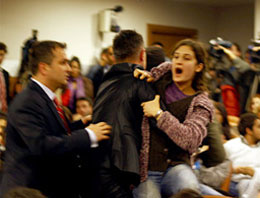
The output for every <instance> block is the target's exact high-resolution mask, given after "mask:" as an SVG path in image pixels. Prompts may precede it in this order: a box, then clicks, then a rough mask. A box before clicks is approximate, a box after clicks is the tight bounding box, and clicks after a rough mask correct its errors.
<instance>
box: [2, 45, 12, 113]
mask: <svg viewBox="0 0 260 198" xmlns="http://www.w3.org/2000/svg"><path fill="white" fill-rule="evenodd" d="M6 53H7V47H6V45H5V44H4V43H2V42H0V65H1V64H2V62H3V60H4V58H5V55H6ZM9 100H10V98H9V73H8V72H7V71H6V70H4V69H3V68H2V67H0V111H2V112H4V113H7V105H8V103H9Z"/></svg>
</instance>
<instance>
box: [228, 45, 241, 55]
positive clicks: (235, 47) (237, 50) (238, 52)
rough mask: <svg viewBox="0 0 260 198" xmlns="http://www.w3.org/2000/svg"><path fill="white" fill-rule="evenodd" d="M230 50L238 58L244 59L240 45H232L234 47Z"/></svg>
mask: <svg viewBox="0 0 260 198" xmlns="http://www.w3.org/2000/svg"><path fill="white" fill-rule="evenodd" d="M230 50H231V51H232V52H233V53H234V54H235V55H236V56H238V57H240V58H241V57H242V53H241V47H240V46H239V44H238V43H232V46H231V48H230Z"/></svg>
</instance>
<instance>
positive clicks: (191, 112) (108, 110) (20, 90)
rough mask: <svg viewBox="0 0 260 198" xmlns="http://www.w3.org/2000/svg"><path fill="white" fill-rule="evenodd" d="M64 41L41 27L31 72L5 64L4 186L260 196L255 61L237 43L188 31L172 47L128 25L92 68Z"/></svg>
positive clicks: (74, 192)
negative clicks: (14, 74) (45, 37)
mask: <svg viewBox="0 0 260 198" xmlns="http://www.w3.org/2000/svg"><path fill="white" fill-rule="evenodd" d="M65 49H66V45H65V44H63V43H60V42H56V41H37V39H34V40H33V43H30V50H29V51H28V62H26V61H24V60H23V65H26V67H24V68H26V69H23V72H21V73H22V74H21V75H20V76H21V77H22V80H18V81H17V82H18V83H17V84H15V83H13V82H12V83H10V81H9V75H8V72H7V71H5V70H4V69H2V68H1V70H0V124H1V125H0V153H1V163H0V167H1V169H0V170H1V171H0V172H1V174H0V176H1V177H0V180H1V182H0V197H1V198H2V197H3V198H11V197H16V196H19V197H24V198H26V197H28V198H29V197H35V198H36V197H48V198H62V197H68V198H89V197H90V198H91V197H93V198H148V197H149V198H161V197H162V198H164V197H165V198H166V197H167V198H168V197H169V198H174V197H185V198H188V197H193V198H195V197H203V196H207V195H214V196H219V197H225V196H229V197H242V198H249V197H250V198H254V197H257V196H258V194H259V192H260V172H259V171H260V160H259V158H258V156H259V154H260V143H259V140H260V117H259V115H260V97H259V94H258V81H257V79H258V77H257V76H258V75H257V71H258V70H257V68H258V65H257V64H256V63H255V62H252V61H250V60H251V59H250V57H249V59H248V60H247V61H246V60H243V58H242V55H241V50H240V48H239V45H237V44H236V43H232V45H231V46H229V47H226V46H224V45H221V44H215V45H212V46H211V49H209V50H206V48H205V45H204V44H203V43H201V42H199V41H196V40H192V39H184V40H181V41H179V42H178V43H177V44H176V45H175V46H174V48H173V50H172V57H171V59H169V58H168V57H167V56H166V55H165V53H164V49H163V45H162V44H161V43H160V42H155V43H153V44H152V45H151V46H148V47H147V48H145V46H144V41H143V38H142V35H140V34H139V33H137V32H136V31H133V30H122V31H120V32H119V33H118V34H117V35H116V36H115V38H114V40H113V46H109V47H107V48H105V49H102V51H101V53H100V60H99V61H98V64H97V65H94V66H92V67H90V69H89V70H88V73H87V74H82V73H81V63H80V60H79V58H78V57H76V56H74V57H72V58H71V59H68V57H67V55H66V52H65ZM256 50H258V48H256ZM6 53H7V46H6V45H5V44H4V43H0V65H1V63H2V62H3V60H4V57H5V54H6ZM249 55H250V54H249ZM256 81H257V82H256ZM21 82H26V83H22V85H21ZM10 90H12V91H10ZM248 90H249V91H248ZM259 91H260V90H259ZM226 181H228V184H227V185H226V186H225V188H224V187H223V185H224V184H225V183H226Z"/></svg>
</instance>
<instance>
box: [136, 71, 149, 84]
mask: <svg viewBox="0 0 260 198" xmlns="http://www.w3.org/2000/svg"><path fill="white" fill-rule="evenodd" d="M134 77H135V78H139V79H140V80H143V79H145V78H146V81H147V82H153V81H154V78H153V77H152V76H151V74H149V73H148V72H147V71H144V70H140V69H135V70H134Z"/></svg>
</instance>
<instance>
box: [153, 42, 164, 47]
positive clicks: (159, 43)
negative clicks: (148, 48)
mask: <svg viewBox="0 0 260 198" xmlns="http://www.w3.org/2000/svg"><path fill="white" fill-rule="evenodd" d="M154 45H159V46H161V48H164V45H163V44H162V43H161V42H159V41H156V42H153V43H152V46H154Z"/></svg>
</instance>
